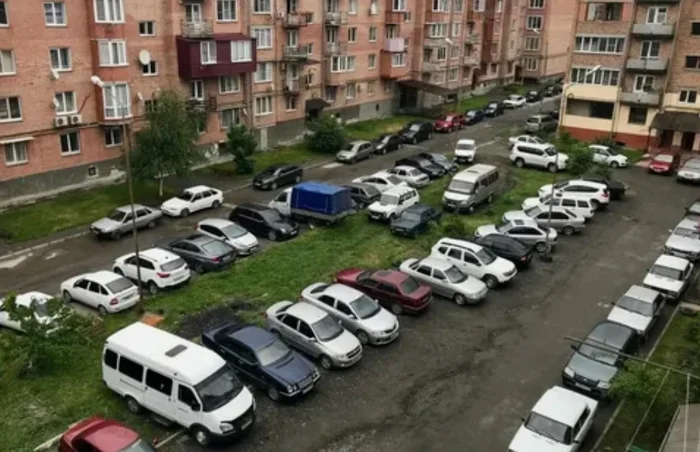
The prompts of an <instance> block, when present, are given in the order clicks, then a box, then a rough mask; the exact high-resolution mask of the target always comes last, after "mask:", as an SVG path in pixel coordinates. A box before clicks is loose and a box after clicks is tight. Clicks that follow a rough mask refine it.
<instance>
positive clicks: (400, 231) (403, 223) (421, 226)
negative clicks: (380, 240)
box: [389, 204, 442, 238]
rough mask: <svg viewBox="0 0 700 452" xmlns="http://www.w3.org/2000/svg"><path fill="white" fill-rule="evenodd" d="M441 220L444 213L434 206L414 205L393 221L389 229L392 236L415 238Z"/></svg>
mask: <svg viewBox="0 0 700 452" xmlns="http://www.w3.org/2000/svg"><path fill="white" fill-rule="evenodd" d="M441 218H442V212H440V211H439V210H436V209H434V208H433V207H432V206H429V205H426V204H414V205H412V206H410V207H409V208H407V209H405V210H404V211H403V212H401V213H400V214H399V215H398V216H397V217H395V218H394V219H393V220H391V222H390V224H389V228H390V229H391V233H392V234H395V235H403V236H405V237H412V238H415V237H417V236H418V234H420V233H421V232H424V231H426V230H428V228H429V227H430V225H431V224H434V223H436V222H439V221H440V219H441Z"/></svg>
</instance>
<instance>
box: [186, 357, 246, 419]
mask: <svg viewBox="0 0 700 452" xmlns="http://www.w3.org/2000/svg"><path fill="white" fill-rule="evenodd" d="M243 388H244V386H243V384H242V383H241V381H240V380H239V379H238V378H237V377H236V375H235V374H234V373H233V369H232V368H231V367H229V365H228V364H224V365H223V366H221V367H220V368H219V370H217V371H216V372H214V373H213V374H211V375H210V376H208V377H207V378H205V379H204V380H203V381H202V382H200V383H199V384H197V385H195V386H194V389H195V391H197V394H199V398H200V399H201V400H202V410H204V412H205V413H209V412H212V411H214V410H216V409H218V408H221V407H222V406H224V405H226V404H227V403H228V402H229V401H231V400H233V399H234V398H235V397H236V396H237V395H238V394H239V393H240V392H241V391H242V390H243Z"/></svg>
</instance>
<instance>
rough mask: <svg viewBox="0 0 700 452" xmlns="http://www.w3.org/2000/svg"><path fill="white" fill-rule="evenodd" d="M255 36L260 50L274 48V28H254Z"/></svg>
mask: <svg viewBox="0 0 700 452" xmlns="http://www.w3.org/2000/svg"><path fill="white" fill-rule="evenodd" d="M253 36H254V37H255V40H256V44H257V48H258V49H271V48H272V28H271V27H264V28H253Z"/></svg>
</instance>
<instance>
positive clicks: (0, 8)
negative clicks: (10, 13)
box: [0, 0, 10, 27]
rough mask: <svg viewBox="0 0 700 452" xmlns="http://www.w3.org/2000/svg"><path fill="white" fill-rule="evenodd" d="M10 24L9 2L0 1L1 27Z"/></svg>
mask: <svg viewBox="0 0 700 452" xmlns="http://www.w3.org/2000/svg"><path fill="white" fill-rule="evenodd" d="M9 24H10V22H9V20H8V17H7V2H6V1H5V0H2V1H0V27H6V26H8V25H9Z"/></svg>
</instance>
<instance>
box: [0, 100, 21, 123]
mask: <svg viewBox="0 0 700 452" xmlns="http://www.w3.org/2000/svg"><path fill="white" fill-rule="evenodd" d="M12 99H16V100H17V110H18V111H19V117H14V118H13V117H12V105H10V102H11V101H12ZM3 101H4V102H5V104H6V109H7V114H8V117H7V118H6V119H3V118H0V123H6V122H19V121H22V120H23V118H24V111H23V108H22V98H21V97H20V96H12V95H10V96H5V97H0V102H3Z"/></svg>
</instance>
